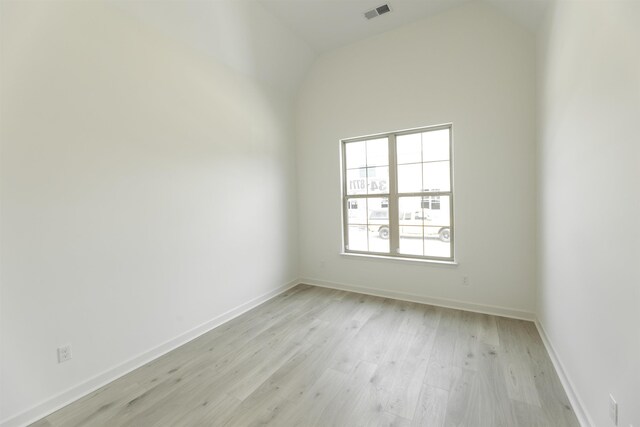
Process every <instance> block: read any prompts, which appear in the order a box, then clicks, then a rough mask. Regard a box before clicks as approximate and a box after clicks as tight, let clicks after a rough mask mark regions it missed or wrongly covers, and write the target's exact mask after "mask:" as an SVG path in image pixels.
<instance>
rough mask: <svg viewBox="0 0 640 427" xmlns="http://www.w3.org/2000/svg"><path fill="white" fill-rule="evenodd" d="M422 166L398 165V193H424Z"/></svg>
mask: <svg viewBox="0 0 640 427" xmlns="http://www.w3.org/2000/svg"><path fill="white" fill-rule="evenodd" d="M421 184H422V165H421V164H420V163H418V164H414V165H398V192H399V193H413V192H418V191H422V185H421Z"/></svg>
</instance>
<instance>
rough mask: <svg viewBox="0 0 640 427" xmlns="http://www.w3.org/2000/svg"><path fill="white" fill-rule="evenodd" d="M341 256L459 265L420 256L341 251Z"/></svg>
mask: <svg viewBox="0 0 640 427" xmlns="http://www.w3.org/2000/svg"><path fill="white" fill-rule="evenodd" d="M340 255H341V256H345V257H353V258H355V259H364V260H366V259H369V260H374V259H375V260H378V259H380V260H387V261H397V262H401V263H407V262H408V263H418V264H436V265H442V266H448V267H455V266H457V265H458V263H457V262H456V261H440V260H435V259H419V258H403V257H395V256H384V255H371V254H358V253H352V252H340Z"/></svg>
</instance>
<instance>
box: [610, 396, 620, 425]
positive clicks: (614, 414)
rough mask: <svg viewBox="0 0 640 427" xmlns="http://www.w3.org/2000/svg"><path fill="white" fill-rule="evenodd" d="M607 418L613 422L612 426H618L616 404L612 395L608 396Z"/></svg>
mask: <svg viewBox="0 0 640 427" xmlns="http://www.w3.org/2000/svg"><path fill="white" fill-rule="evenodd" d="M609 418H611V421H613V425H614V426H617V425H618V402H616V400H615V399H614V398H613V396H612V395H609Z"/></svg>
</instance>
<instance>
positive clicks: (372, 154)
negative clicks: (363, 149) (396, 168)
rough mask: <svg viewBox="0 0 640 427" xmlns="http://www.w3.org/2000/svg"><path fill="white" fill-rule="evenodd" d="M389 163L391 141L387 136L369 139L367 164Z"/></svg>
mask: <svg viewBox="0 0 640 427" xmlns="http://www.w3.org/2000/svg"><path fill="white" fill-rule="evenodd" d="M388 164H389V141H388V140H387V138H381V139H372V140H370V141H367V166H387V165H388Z"/></svg>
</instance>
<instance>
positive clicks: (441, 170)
mask: <svg viewBox="0 0 640 427" xmlns="http://www.w3.org/2000/svg"><path fill="white" fill-rule="evenodd" d="M341 149H342V177H343V182H342V198H343V203H342V206H343V240H344V251H345V252H346V253H359V254H371V255H385V256H394V257H402V258H419V259H431V260H442V261H453V259H454V238H453V236H454V233H453V186H452V181H453V173H452V171H453V168H452V164H453V158H452V126H451V125H450V124H448V125H440V126H432V127H427V128H421V129H412V130H408V131H401V132H391V133H388V134H382V135H375V136H370V137H361V138H353V139H345V140H342V141H341Z"/></svg>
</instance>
